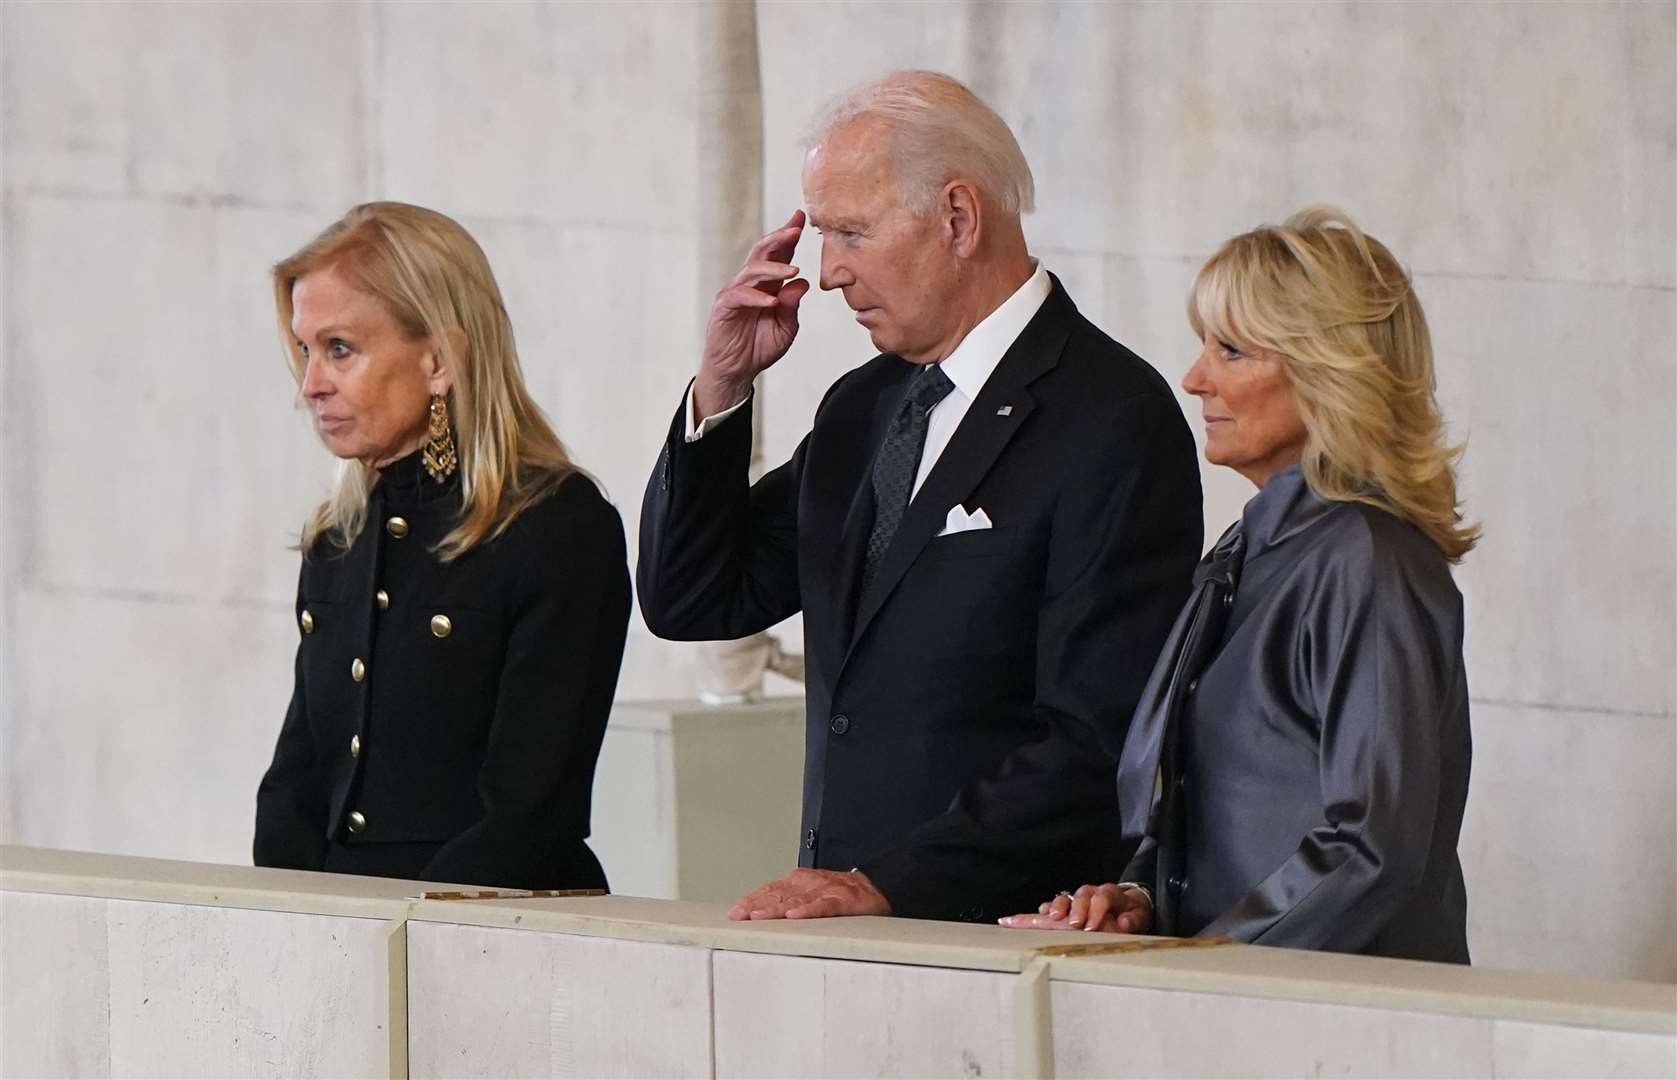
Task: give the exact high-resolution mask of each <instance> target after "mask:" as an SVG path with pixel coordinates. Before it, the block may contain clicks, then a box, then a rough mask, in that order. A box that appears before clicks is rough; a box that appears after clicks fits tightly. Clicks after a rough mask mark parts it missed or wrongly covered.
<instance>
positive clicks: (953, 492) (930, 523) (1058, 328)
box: [846, 279, 1076, 660]
mask: <svg viewBox="0 0 1677 1080" xmlns="http://www.w3.org/2000/svg"><path fill="white" fill-rule="evenodd" d="M1075 311H1076V309H1075V308H1074V307H1073V306H1072V303H1071V298H1070V297H1069V296H1067V295H1066V293H1065V290H1064V289H1062V288H1061V287H1060V283H1059V281H1058V279H1056V280H1055V281H1054V290H1053V292H1051V293H1049V295H1048V299H1047V300H1046V301H1044V302H1043V305H1042V309H1041V310H1039V311H1038V312H1037V313H1036V316H1035V317H1034V318H1032V319H1031V321H1030V322H1029V323H1028V324H1026V326H1025V329H1024V331H1023V332H1022V333H1021V334H1020V335H1019V338H1018V340H1016V341H1015V342H1014V343H1013V345H1012V346H1011V347H1010V348H1009V349H1008V350H1007V352H1006V354H1004V355H1003V356H1002V359H1001V362H1000V363H998V364H997V365H996V369H995V370H994V371H993V372H991V373H990V377H989V378H988V379H987V380H985V383H984V387H983V389H981V390H980V391H979V392H978V397H976V398H975V399H973V403H972V405H971V406H970V407H968V409H967V414H966V415H965V416H963V417H962V418H961V423H960V426H959V427H957V428H956V429H955V434H954V436H953V437H951V438H950V440H949V445H948V446H946V447H944V450H943V453H942V454H941V455H940V456H939V457H938V459H937V464H936V465H934V466H932V471H931V473H930V474H928V475H927V477H926V482H925V483H924V484H923V485H921V487H920V490H919V491H918V492H917V493H916V494H915V496H914V500H913V501H912V502H910V503H909V504H908V510H907V511H906V512H905V513H904V514H903V520H902V524H901V525H899V526H898V527H897V533H896V535H895V536H894V537H892V539H891V546H890V547H888V548H886V549H885V557H884V560H883V561H882V562H881V563H880V566H879V574H878V576H877V577H875V578H874V580H873V585H872V587H871V588H870V589H869V590H868V591H867V594H866V595H865V596H863V597H861V600H860V606H859V608H858V610H857V614H856V620H855V624H854V625H855V630H854V631H853V632H852V633H851V635H850V649H849V650H847V652H846V659H847V660H848V659H849V652H851V651H854V649H855V647H856V643H857V642H859V641H860V640H861V639H862V635H863V634H864V633H866V632H867V628H868V625H869V624H870V623H871V622H872V621H873V618H874V616H875V615H877V614H878V613H879V609H880V608H881V607H882V606H883V605H884V603H885V600H886V598H888V597H889V596H890V595H891V591H892V590H893V589H895V588H896V587H897V583H898V582H899V581H901V580H902V578H903V575H904V574H906V573H907V572H908V568H909V567H910V566H912V565H913V564H914V560H915V559H916V558H918V557H919V555H920V552H921V551H922V550H923V549H924V548H925V546H926V544H927V543H928V542H929V541H930V540H931V539H932V537H934V536H936V535H937V534H938V532H939V530H941V529H942V527H943V523H944V520H945V518H946V517H947V515H948V513H949V508H950V507H952V506H954V505H955V504H956V503H958V502H963V501H965V499H966V498H967V496H968V495H970V494H972V490H973V489H974V488H976V487H977V486H978V483H979V481H981V480H983V479H984V477H985V475H986V474H987V473H989V471H990V468H991V466H993V465H994V464H995V462H996V459H997V458H998V457H1000V456H1001V452H1002V451H1003V450H1004V449H1005V448H1006V447H1007V444H1008V443H1009V442H1010V441H1012V439H1013V436H1014V433H1015V432H1017V431H1018V430H1019V429H1020V428H1021V427H1022V426H1023V425H1024V422H1025V418H1026V417H1027V416H1029V415H1030V414H1031V411H1032V410H1033V409H1034V408H1035V407H1036V399H1035V398H1033V397H1032V396H1031V394H1030V392H1029V391H1028V390H1027V389H1026V387H1027V386H1029V385H1030V384H1031V383H1032V382H1035V381H1036V380H1037V379H1038V378H1040V377H1041V376H1042V375H1043V374H1044V373H1045V372H1047V371H1049V370H1050V369H1052V368H1053V367H1054V366H1055V365H1056V364H1058V363H1059V362H1060V353H1061V352H1062V351H1063V350H1064V348H1065V343H1066V338H1067V337H1068V336H1069V335H1070V321H1071V320H1070V316H1071V315H1072V314H1073V313H1074V312H1075ZM882 435H883V429H882V430H881V436H882ZM874 445H876V446H877V445H878V439H877V438H876V439H875V443H874ZM863 486H864V487H869V486H870V485H867V484H864V485H863ZM868 505H869V506H870V508H871V505H872V504H871V501H870V502H869V504H868ZM847 525H848V523H847ZM863 535H864V537H865V533H864V534H863ZM851 580H852V581H855V580H856V578H852V579H851ZM853 587H854V586H853Z"/></svg>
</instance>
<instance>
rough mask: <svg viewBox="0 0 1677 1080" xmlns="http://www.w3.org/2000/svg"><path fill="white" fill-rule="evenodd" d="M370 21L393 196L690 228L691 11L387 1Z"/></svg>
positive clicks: (545, 216) (464, 207)
mask: <svg viewBox="0 0 1677 1080" xmlns="http://www.w3.org/2000/svg"><path fill="white" fill-rule="evenodd" d="M378 19H379V22H380V24H381V31H382V39H381V40H382V47H383V71H382V78H381V80H380V82H379V84H378V88H377V99H378V102H379V105H378V119H377V126H376V129H375V131H376V137H377V139H378V145H379V149H380V151H381V154H382V158H383V180H384V183H385V186H386V187H387V188H388V190H389V191H390V193H391V194H392V196H393V197H396V198H401V199H405V200H408V201H414V202H420V203H425V204H428V205H436V206H443V207H452V208H453V209H454V210H455V211H456V212H459V213H463V214H485V215H495V216H502V217H521V218H522V217H533V218H538V219H541V220H546V221H565V222H572V223H599V222H609V223H612V224H616V225H634V226H646V225H655V226H657V227H660V228H663V229H676V230H679V229H682V228H684V227H685V226H686V224H687V221H688V218H687V215H688V213H689V209H688V208H689V207H690V206H691V202H690V198H691V190H692V184H691V172H690V169H691V163H692V162H693V160H694V157H695V151H694V148H693V141H692V140H693V137H694V136H693V124H692V123H691V120H692V116H693V111H692V95H693V91H694V89H695V80H696V78H697V73H698V70H699V65H700V63H701V62H702V58H700V57H696V56H695V55H694V54H693V52H692V50H691V49H690V48H689V47H688V46H689V44H690V42H691V40H692V32H693V26H694V7H693V5H690V4H683V3H668V2H666V3H656V4H648V5H642V6H638V7H637V10H636V11H635V12H634V14H633V15H632V16H629V17H626V15H625V13H624V12H623V11H622V10H620V9H618V8H617V7H616V5H614V4H610V3H599V2H596V3H580V4H539V3H518V4H506V5H497V7H496V8H495V10H494V14H493V16H492V17H490V16H487V15H486V13H485V11H484V10H483V9H481V8H480V7H479V6H478V5H476V4H471V3H443V4H414V5H387V6H384V7H381V8H380V10H379V14H378ZM626 86H632V87H633V88H634V89H633V91H632V92H631V93H629V94H625V92H624V89H625V87H626ZM643 254H646V255H651V254H652V253H650V252H643ZM648 269H650V266H648ZM644 272H645V271H643V273H644Z"/></svg>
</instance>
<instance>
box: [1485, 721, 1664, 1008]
mask: <svg viewBox="0 0 1677 1080" xmlns="http://www.w3.org/2000/svg"><path fill="white" fill-rule="evenodd" d="M1473 736H1474V757H1473V764H1474V779H1473V787H1472V789H1471V790H1470V791H1469V794H1468V804H1467V817H1466V820H1465V821H1464V822H1463V827H1462V842H1461V848H1460V851H1461V857H1462V866H1463V869H1464V872H1465V873H1466V875H1467V900H1468V909H1467V910H1468V941H1469V943H1470V945H1471V946H1472V948H1473V959H1474V962H1475V963H1479V964H1488V965H1490V966H1493V967H1518V968H1532V969H1538V970H1543V971H1554V972H1565V973H1567V974H1572V975H1597V976H1607V977H1614V978H1634V979H1652V980H1662V981H1668V982H1669V981H1672V978H1673V976H1672V973H1673V971H1677V941H1674V940H1673V936H1672V927H1673V925H1677V851H1674V850H1673V846H1672V832H1671V829H1672V824H1671V823H1672V822H1673V821H1677V775H1674V774H1673V772H1672V767H1671V763H1672V761H1673V760H1677V732H1674V731H1673V729H1672V725H1671V723H1670V721H1669V720H1668V719H1666V718H1664V717H1657V716H1656V717H1635V716H1603V715H1596V714H1590V713H1582V712H1569V711H1555V710H1549V709H1537V708H1531V707H1524V706H1512V707H1505V706H1496V705H1490V704H1486V703H1484V702H1478V703H1475V704H1474V706H1473ZM1584 881H1588V882H1594V883H1596V884H1595V885H1594V886H1593V887H1591V888H1589V889H1587V890H1586V891H1585V895H1586V896H1587V902H1584V903H1583V904H1582V906H1580V896H1579V892H1578V883H1579V882H1584ZM1569 883H1570V884H1569Z"/></svg>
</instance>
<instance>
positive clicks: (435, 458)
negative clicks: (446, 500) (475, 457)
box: [423, 394, 460, 484]
mask: <svg viewBox="0 0 1677 1080" xmlns="http://www.w3.org/2000/svg"><path fill="white" fill-rule="evenodd" d="M423 460H424V462H425V471H426V472H428V473H430V474H431V479H433V480H435V481H436V482H437V483H439V484H440V483H442V482H443V481H444V480H447V479H448V478H449V477H451V476H453V475H454V470H455V468H456V467H457V466H458V465H459V464H460V460H459V458H458V457H457V456H456V455H455V452H454V432H453V431H452V430H451V429H450V428H449V424H448V402H446V401H444V400H443V396H442V395H441V394H432V395H431V431H430V437H429V438H428V439H427V440H426V442H425V454H424V457H423Z"/></svg>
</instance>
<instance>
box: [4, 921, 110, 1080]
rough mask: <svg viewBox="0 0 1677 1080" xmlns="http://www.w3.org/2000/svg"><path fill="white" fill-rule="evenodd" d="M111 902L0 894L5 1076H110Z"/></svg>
mask: <svg viewBox="0 0 1677 1080" xmlns="http://www.w3.org/2000/svg"><path fill="white" fill-rule="evenodd" d="M106 906H107V902H106V901H105V900H102V899H97V898H92V897H81V896H52V895H32V894H30V893H16V892H0V1076H8V1077H24V1076H110V1075H112V1073H111V1039H110V1023H111V1018H110V1004H109V1001H110V986H111V975H110V966H109V952H108V949H107V946H106V939H105V918H106V915H105V911H106Z"/></svg>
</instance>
